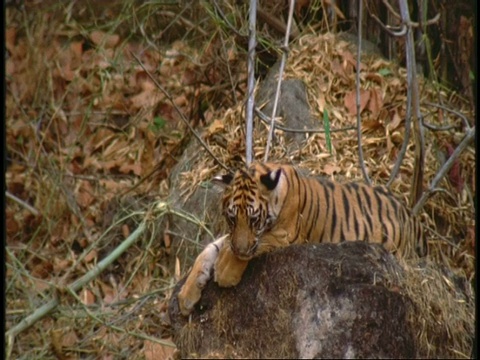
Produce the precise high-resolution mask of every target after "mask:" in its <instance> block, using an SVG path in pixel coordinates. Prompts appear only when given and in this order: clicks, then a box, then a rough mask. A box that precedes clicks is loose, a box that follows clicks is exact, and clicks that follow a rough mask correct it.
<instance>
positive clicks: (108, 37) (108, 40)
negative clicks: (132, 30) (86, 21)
mask: <svg viewBox="0 0 480 360" xmlns="http://www.w3.org/2000/svg"><path fill="white" fill-rule="evenodd" d="M90 40H92V42H93V43H94V44H95V45H103V46H105V47H106V48H114V47H115V46H117V44H118V42H119V41H120V36H119V35H117V34H107V33H105V32H103V31H100V30H94V31H92V32H91V33H90Z"/></svg>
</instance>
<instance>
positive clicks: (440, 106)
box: [424, 102, 470, 130]
mask: <svg viewBox="0 0 480 360" xmlns="http://www.w3.org/2000/svg"><path fill="white" fill-rule="evenodd" d="M424 104H425V105H428V106H434V107H436V108H439V109H442V110H445V111H448V112H450V113H452V114H454V115H456V116H458V117H459V118H460V119H462V121H463V125H465V128H467V129H468V130H470V121H469V120H468V119H467V117H466V116H465V115H463V114H462V113H461V112H459V111H456V110H454V109H450V108H448V107H446V106H444V105H442V104H436V103H431V102H424Z"/></svg>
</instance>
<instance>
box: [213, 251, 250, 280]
mask: <svg viewBox="0 0 480 360" xmlns="http://www.w3.org/2000/svg"><path fill="white" fill-rule="evenodd" d="M247 265H248V261H244V260H240V259H239V258H237V257H236V256H235V254H234V253H233V252H232V249H230V246H227V245H226V244H225V246H223V247H222V248H221V249H220V253H219V254H218V258H217V261H216V262H215V271H214V273H215V279H214V280H215V282H216V283H217V284H218V285H219V286H221V287H232V286H235V285H237V284H238V283H239V282H240V280H241V279H242V275H243V273H244V271H245V269H246V268H247Z"/></svg>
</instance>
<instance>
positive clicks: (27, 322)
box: [5, 222, 146, 343]
mask: <svg viewBox="0 0 480 360" xmlns="http://www.w3.org/2000/svg"><path fill="white" fill-rule="evenodd" d="M145 228H146V223H145V222H143V223H141V224H140V225H139V226H138V228H137V229H136V230H135V231H134V232H133V233H132V234H131V235H130V236H129V237H128V238H126V239H125V240H124V241H123V243H121V244H120V245H119V246H118V247H117V248H116V249H115V250H113V251H112V252H111V253H110V255H108V256H107V257H106V258H104V259H103V260H102V261H100V262H99V263H98V264H97V265H96V266H94V267H93V268H92V269H91V270H90V271H89V272H88V273H86V274H85V275H83V276H82V277H81V278H79V279H78V280H76V281H74V282H73V283H72V284H71V285H69V286H67V291H69V292H76V291H78V290H80V289H81V288H82V287H83V286H84V285H86V284H87V283H89V282H90V281H92V280H93V279H95V278H96V277H97V276H98V275H99V274H100V273H101V272H102V271H104V270H105V269H106V268H107V267H108V266H109V265H110V264H112V263H113V262H114V261H115V260H116V259H118V257H119V256H120V255H122V254H123V253H124V252H125V251H126V250H127V249H128V248H129V247H130V246H131V245H133V244H134V243H135V241H137V239H138V238H139V237H140V235H142V234H143V232H144V231H145ZM59 303H60V300H59V298H58V296H56V297H55V298H54V299H52V300H50V301H49V302H47V303H46V304H44V305H42V306H41V307H39V308H38V309H37V310H35V311H34V312H33V313H32V314H30V315H29V316H27V317H26V318H24V319H23V320H22V321H20V322H19V323H18V324H17V325H15V326H14V327H12V328H11V329H9V330H8V331H7V332H6V333H5V336H6V337H7V339H8V341H9V342H10V343H13V338H14V337H15V336H16V335H18V334H19V333H21V332H22V331H24V330H26V329H28V328H29V327H30V326H32V325H33V324H35V323H36V322H37V321H39V320H40V319H42V318H43V317H45V316H46V315H48V314H49V313H50V312H51V311H52V310H54V309H55V308H56V307H57V306H58V304H59Z"/></svg>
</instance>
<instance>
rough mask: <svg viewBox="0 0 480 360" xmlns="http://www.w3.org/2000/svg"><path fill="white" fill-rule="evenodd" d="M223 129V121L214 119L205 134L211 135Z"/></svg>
mask: <svg viewBox="0 0 480 360" xmlns="http://www.w3.org/2000/svg"><path fill="white" fill-rule="evenodd" d="M224 128H225V125H224V123H223V121H222V120H219V119H216V120H214V121H213V122H212V123H211V124H210V125H209V126H208V129H207V132H208V134H209V135H212V134H215V133H217V132H219V131H222V130H223V129H224Z"/></svg>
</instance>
